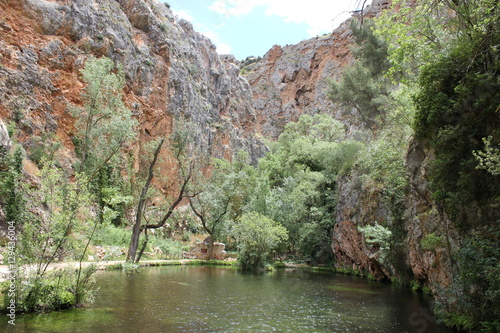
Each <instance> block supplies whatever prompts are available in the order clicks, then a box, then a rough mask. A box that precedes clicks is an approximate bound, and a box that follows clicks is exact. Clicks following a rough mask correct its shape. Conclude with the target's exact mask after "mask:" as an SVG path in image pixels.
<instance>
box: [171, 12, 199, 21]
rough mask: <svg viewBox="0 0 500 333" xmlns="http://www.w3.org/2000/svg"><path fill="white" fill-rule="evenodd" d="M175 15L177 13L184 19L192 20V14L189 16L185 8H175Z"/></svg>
mask: <svg viewBox="0 0 500 333" xmlns="http://www.w3.org/2000/svg"><path fill="white" fill-rule="evenodd" d="M174 13H175V15H177V16H178V17H179V18H181V19H185V20H186V21H189V22H193V21H194V19H193V16H191V15H190V14H189V13H188V12H187V11H185V10H176V11H175V12H174Z"/></svg>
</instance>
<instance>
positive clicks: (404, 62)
mask: <svg viewBox="0 0 500 333" xmlns="http://www.w3.org/2000/svg"><path fill="white" fill-rule="evenodd" d="M392 8H393V10H387V11H383V12H382V14H381V15H380V16H379V17H378V18H377V19H376V20H375V22H376V24H377V29H376V30H375V33H376V35H377V36H379V37H380V38H382V39H384V40H385V41H386V43H387V45H388V50H387V54H388V61H389V64H390V66H389V68H388V70H387V72H388V73H387V74H388V76H389V77H390V78H392V79H393V80H397V81H398V82H402V83H404V84H411V83H412V82H414V81H415V80H416V77H417V76H418V73H419V70H420V67H421V66H422V64H426V63H432V62H434V61H435V60H436V58H438V57H439V55H440V54H441V52H443V51H444V50H445V49H446V48H447V44H448V43H449V39H450V36H451V35H452V34H453V33H450V27H451V25H452V23H451V19H450V16H449V15H448V13H449V12H448V9H447V8H446V5H445V3H444V2H441V1H422V2H419V3H418V4H417V5H416V6H415V5H414V3H413V2H411V1H406V0H397V1H393V2H392ZM395 8H398V9H397V10H396V9H395Z"/></svg>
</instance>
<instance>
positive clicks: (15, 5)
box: [0, 0, 265, 161]
mask: <svg viewBox="0 0 500 333" xmlns="http://www.w3.org/2000/svg"><path fill="white" fill-rule="evenodd" d="M0 6H1V9H2V13H3V14H5V15H2V19H1V20H2V21H1V24H0V29H1V30H2V34H1V38H0V55H1V57H0V65H1V66H0V104H1V105H0V118H2V119H4V120H6V121H8V120H13V119H14V120H16V121H18V122H19V123H20V128H21V129H22V133H21V140H22V141H23V142H24V144H25V146H26V148H29V145H30V141H31V140H32V137H33V136H36V135H40V134H41V133H43V132H53V133H55V134H56V135H57V136H58V137H59V138H60V139H61V140H62V141H63V142H64V146H65V147H66V148H67V149H68V152H69V154H70V155H71V154H72V149H73V147H72V143H71V137H72V134H73V133H74V128H73V122H74V119H73V118H72V117H71V116H70V114H69V112H68V111H69V108H70V107H71V105H73V104H77V105H78V104H81V95H80V94H81V92H82V89H83V88H84V87H83V84H82V81H81V80H80V77H79V70H80V69H81V68H83V65H84V63H85V60H86V58H87V57H88V55H89V54H93V55H95V56H98V57H99V56H107V57H110V58H111V59H113V60H114V61H115V62H116V63H119V64H121V65H122V66H123V69H124V72H125V75H126V82H127V88H126V102H127V104H128V106H129V107H130V108H131V109H132V110H133V112H134V115H135V117H136V118H137V119H138V120H139V122H140V124H141V125H140V133H141V134H140V142H144V141H148V140H149V139H152V138H155V137H158V136H163V135H168V134H169V133H170V132H171V131H172V123H173V119H185V120H190V121H192V122H193V123H194V124H195V127H196V131H195V132H196V134H195V142H194V143H195V144H196V145H197V146H199V147H201V148H202V150H204V151H205V152H208V153H210V155H211V156H214V157H225V158H231V157H232V155H233V154H235V153H236V152H237V151H238V150H245V151H247V152H249V153H250V155H251V156H252V158H253V160H254V161H255V160H256V158H257V157H259V156H261V155H262V154H263V152H264V151H265V147H264V145H263V144H262V143H261V142H260V141H259V140H258V139H256V135H255V126H254V123H255V121H254V119H255V114H254V112H253V109H252V106H251V102H250V101H251V92H250V86H249V84H248V82H247V81H246V80H245V79H243V78H242V77H240V76H239V69H238V67H237V66H236V65H235V64H233V63H232V62H231V61H223V60H222V59H221V57H220V56H219V55H218V54H217V52H216V49H215V46H214V44H213V43H212V42H211V41H210V40H209V39H208V38H206V37H204V36H203V35H201V34H199V33H197V32H195V31H194V30H193V28H192V25H191V24H190V23H189V22H186V21H183V20H180V21H179V20H177V18H175V17H174V16H173V14H172V12H171V11H170V9H169V8H168V7H167V6H165V5H164V4H163V3H161V2H159V1H157V0H119V1H115V0H99V1H96V0H61V1H46V0H20V1H17V0H7V1H3V2H2V4H0Z"/></svg>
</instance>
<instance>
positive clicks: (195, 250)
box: [184, 237, 226, 260]
mask: <svg viewBox="0 0 500 333" xmlns="http://www.w3.org/2000/svg"><path fill="white" fill-rule="evenodd" d="M210 243H211V239H210V237H207V238H205V240H204V241H203V242H196V243H195V244H194V245H193V246H191V249H190V250H189V252H186V253H184V258H188V259H208V256H209V254H210V252H212V259H218V260H222V259H225V258H226V251H225V250H224V249H225V248H226V245H224V243H219V242H214V243H213V249H212V251H210V250H211V249H210Z"/></svg>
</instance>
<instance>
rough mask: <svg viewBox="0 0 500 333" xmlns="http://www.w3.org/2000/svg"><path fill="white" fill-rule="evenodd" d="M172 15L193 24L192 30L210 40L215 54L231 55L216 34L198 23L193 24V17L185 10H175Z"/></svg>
mask: <svg viewBox="0 0 500 333" xmlns="http://www.w3.org/2000/svg"><path fill="white" fill-rule="evenodd" d="M174 14H175V15H177V16H178V17H179V18H181V19H184V20H186V21H189V22H191V24H193V28H194V30H196V31H198V32H199V33H201V34H202V35H205V36H207V37H208V38H210V40H211V41H212V42H213V43H214V44H215V46H216V47H217V53H219V54H229V53H231V47H230V46H229V45H228V44H226V43H224V42H222V41H221V40H220V37H219V35H217V33H215V32H214V31H213V30H210V29H208V28H207V27H205V26H204V25H202V24H200V23H198V22H195V20H194V18H193V16H192V15H191V14H189V12H187V11H185V10H175V11H174Z"/></svg>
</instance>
